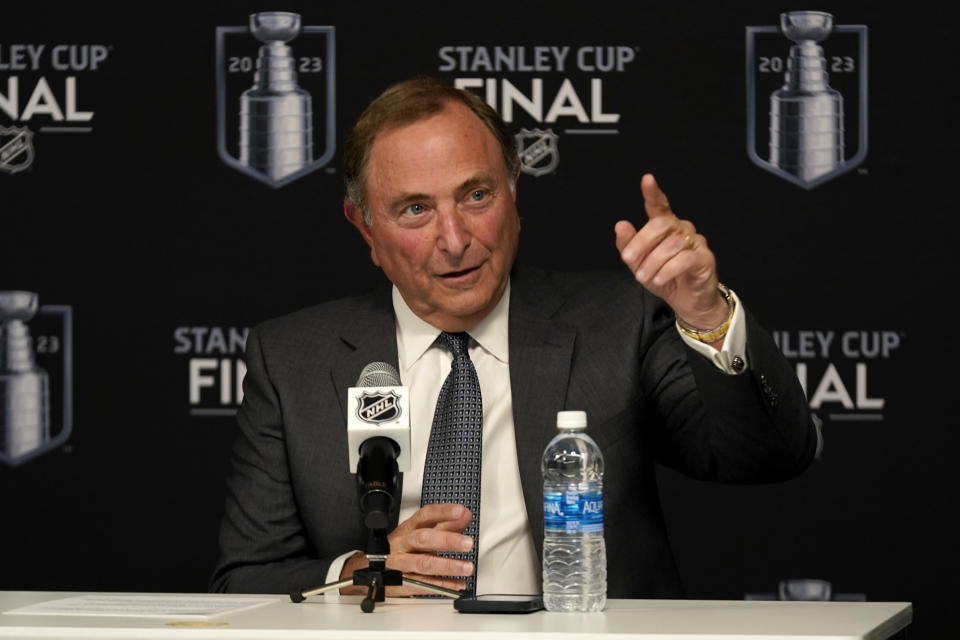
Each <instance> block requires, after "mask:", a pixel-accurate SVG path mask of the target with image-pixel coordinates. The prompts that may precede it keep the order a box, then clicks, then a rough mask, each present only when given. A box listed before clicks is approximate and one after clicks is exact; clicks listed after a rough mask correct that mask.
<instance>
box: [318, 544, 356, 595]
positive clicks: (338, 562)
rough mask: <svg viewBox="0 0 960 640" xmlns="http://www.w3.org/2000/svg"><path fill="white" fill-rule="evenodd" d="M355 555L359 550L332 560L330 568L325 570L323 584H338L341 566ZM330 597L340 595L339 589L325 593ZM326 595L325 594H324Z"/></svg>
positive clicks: (348, 552)
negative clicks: (325, 576)
mask: <svg viewBox="0 0 960 640" xmlns="http://www.w3.org/2000/svg"><path fill="white" fill-rule="evenodd" d="M355 553H361V552H360V551H359V550H354V551H347V552H346V553H345V554H343V555H341V556H337V557H336V558H334V560H333V562H331V563H330V568H329V569H327V581H326V583H325V584H330V583H331V582H340V572H341V571H343V565H345V564H346V563H347V560H348V559H349V558H350V556H352V555H353V554H355ZM326 593H329V594H331V595H335V596H336V595H340V590H339V589H331V590H330V591H327V592H326ZM324 595H326V594H324Z"/></svg>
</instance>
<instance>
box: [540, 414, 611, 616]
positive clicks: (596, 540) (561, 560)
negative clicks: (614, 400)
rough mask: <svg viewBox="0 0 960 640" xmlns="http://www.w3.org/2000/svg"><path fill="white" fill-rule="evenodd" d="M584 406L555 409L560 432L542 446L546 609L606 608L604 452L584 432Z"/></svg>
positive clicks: (588, 609) (585, 609)
mask: <svg viewBox="0 0 960 640" xmlns="http://www.w3.org/2000/svg"><path fill="white" fill-rule="evenodd" d="M586 428H587V414H586V413H585V412H583V411H560V412H558V413H557V429H558V430H559V433H558V434H557V435H556V436H555V437H554V438H553V440H551V441H550V443H549V444H548V445H547V448H546V450H545V451H544V452H543V461H542V463H541V466H540V468H541V471H542V472H543V520H544V536H543V603H544V605H545V606H546V608H547V610H548V611H602V610H603V607H604V605H605V604H606V602H607V552H606V548H605V547H604V544H603V454H601V453H600V449H599V447H597V443H596V442H594V441H593V438H591V437H590V436H588V435H587V434H586V433H585V429H586Z"/></svg>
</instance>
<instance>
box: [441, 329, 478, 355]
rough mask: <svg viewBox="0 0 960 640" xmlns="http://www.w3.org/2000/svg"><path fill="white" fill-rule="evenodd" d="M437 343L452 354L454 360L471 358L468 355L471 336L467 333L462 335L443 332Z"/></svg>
mask: <svg viewBox="0 0 960 640" xmlns="http://www.w3.org/2000/svg"><path fill="white" fill-rule="evenodd" d="M437 341H438V342H439V343H440V345H441V346H443V347H444V348H445V349H446V350H447V351H449V352H450V353H452V354H453V357H454V358H459V357H460V356H467V357H470V356H469V354H468V353H467V343H468V342H469V341H470V336H469V335H468V334H467V333H466V332H465V331H461V332H460V333H447V332H446V331H443V332H441V333H440V337H439V338H437Z"/></svg>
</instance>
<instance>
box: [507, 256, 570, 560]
mask: <svg viewBox="0 0 960 640" xmlns="http://www.w3.org/2000/svg"><path fill="white" fill-rule="evenodd" d="M510 287H511V294H510V388H511V394H512V397H513V422H514V432H515V435H516V440H517V460H518V463H519V466H520V480H521V483H522V485H523V497H524V502H525V503H526V508H527V517H528V518H529V522H530V526H531V528H532V531H533V539H534V544H535V545H536V548H537V554H538V556H539V555H540V554H541V553H542V548H543V495H542V485H543V478H542V476H541V473H540V458H541V456H542V455H543V449H544V447H545V446H546V444H547V442H549V441H550V439H551V438H552V437H553V436H554V435H555V434H556V421H557V411H560V410H562V409H564V408H565V404H566V396H567V387H568V383H569V379H570V366H571V363H572V358H573V348H574V343H575V340H576V329H574V328H573V327H572V326H570V325H567V324H564V323H560V322H556V321H554V320H551V318H552V317H553V316H554V314H555V313H556V312H557V311H558V310H559V309H560V307H561V306H562V305H563V303H564V298H563V296H562V295H561V294H560V293H559V292H558V291H556V289H555V288H554V287H553V285H552V284H551V283H550V281H549V280H548V279H547V278H545V277H543V276H540V275H539V274H531V273H528V272H526V271H524V270H520V269H517V270H516V271H515V272H514V276H513V279H512V280H511V284H510Z"/></svg>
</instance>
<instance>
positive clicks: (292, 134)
mask: <svg viewBox="0 0 960 640" xmlns="http://www.w3.org/2000/svg"><path fill="white" fill-rule="evenodd" d="M250 32H251V33H252V34H253V35H254V37H256V38H257V40H259V41H260V42H263V43H264V44H263V46H261V47H260V52H259V55H258V56H257V71H256V73H255V74H254V84H253V86H252V87H251V88H249V89H247V90H246V91H244V92H243V95H242V96H241V97H240V163H241V164H243V165H245V166H247V167H250V168H251V169H255V170H257V171H260V172H262V173H264V174H266V175H268V176H270V178H272V179H274V180H277V179H280V178H283V177H285V176H288V175H290V174H292V173H295V172H297V171H299V170H300V169H302V168H303V167H305V166H306V165H307V164H309V163H310V162H311V161H312V160H313V157H312V156H313V131H312V124H311V122H312V119H313V115H312V113H311V100H310V94H309V93H308V92H306V91H304V90H303V89H301V88H300V87H298V86H297V73H296V71H295V66H294V57H293V54H292V51H291V49H290V47H288V46H287V45H286V44H285V43H287V42H289V41H290V40H293V39H294V38H295V37H297V35H298V34H299V33H300V16H299V15H298V14H296V13H287V12H283V11H269V12H261V13H255V14H253V15H251V16H250Z"/></svg>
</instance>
